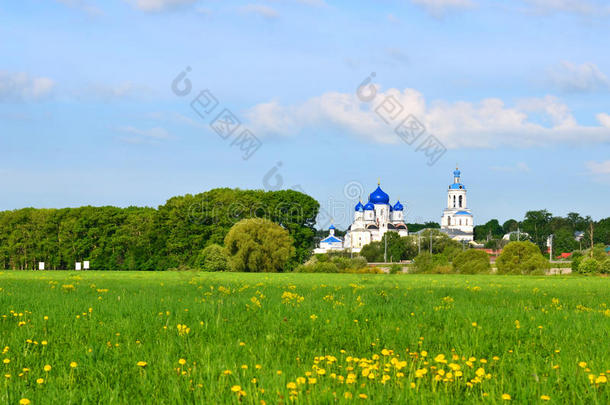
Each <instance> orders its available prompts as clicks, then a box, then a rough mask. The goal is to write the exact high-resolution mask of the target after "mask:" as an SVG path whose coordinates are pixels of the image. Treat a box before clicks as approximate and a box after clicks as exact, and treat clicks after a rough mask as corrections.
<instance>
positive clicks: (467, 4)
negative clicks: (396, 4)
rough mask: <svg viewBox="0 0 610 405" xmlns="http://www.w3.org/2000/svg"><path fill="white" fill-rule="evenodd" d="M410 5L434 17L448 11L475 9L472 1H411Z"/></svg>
mask: <svg viewBox="0 0 610 405" xmlns="http://www.w3.org/2000/svg"><path fill="white" fill-rule="evenodd" d="M411 3H413V4H416V5H418V6H420V7H423V8H424V9H425V10H426V11H427V12H428V13H430V14H431V15H433V16H435V17H440V16H442V15H444V14H445V13H447V12H448V11H452V10H467V9H471V8H473V7H475V3H474V2H473V1H472V0H411Z"/></svg>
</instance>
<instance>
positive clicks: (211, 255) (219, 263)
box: [197, 243, 229, 271]
mask: <svg viewBox="0 0 610 405" xmlns="http://www.w3.org/2000/svg"><path fill="white" fill-rule="evenodd" d="M197 268H199V269H203V270H206V271H227V270H229V261H228V258H227V253H226V252H225V249H224V248H223V247H222V246H220V245H218V244H215V243H214V244H212V245H210V246H207V247H205V248H204V249H203V250H202V251H201V253H199V256H198V257H197Z"/></svg>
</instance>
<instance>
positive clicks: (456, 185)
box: [449, 183, 466, 190]
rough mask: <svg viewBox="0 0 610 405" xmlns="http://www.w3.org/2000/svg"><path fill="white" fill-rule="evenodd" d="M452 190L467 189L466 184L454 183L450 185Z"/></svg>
mask: <svg viewBox="0 0 610 405" xmlns="http://www.w3.org/2000/svg"><path fill="white" fill-rule="evenodd" d="M449 188H450V189H451V190H466V186H465V185H463V184H462V183H453V184H452V185H450V186H449Z"/></svg>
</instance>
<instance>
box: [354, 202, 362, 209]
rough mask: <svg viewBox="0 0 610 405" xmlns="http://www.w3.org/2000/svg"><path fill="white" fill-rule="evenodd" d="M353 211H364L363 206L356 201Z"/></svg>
mask: <svg viewBox="0 0 610 405" xmlns="http://www.w3.org/2000/svg"><path fill="white" fill-rule="evenodd" d="M354 210H355V211H364V205H362V202H361V201H358V204H356V207H355V208H354Z"/></svg>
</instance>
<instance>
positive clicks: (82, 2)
mask: <svg viewBox="0 0 610 405" xmlns="http://www.w3.org/2000/svg"><path fill="white" fill-rule="evenodd" d="M55 1H57V2H58V3H61V4H63V5H65V6H68V7H72V8H75V9H78V10H81V11H84V12H85V13H87V14H89V15H92V16H98V15H103V14H104V12H103V11H102V10H101V9H99V8H98V7H97V6H95V5H93V4H91V3H90V2H88V1H86V0H55Z"/></svg>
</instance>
